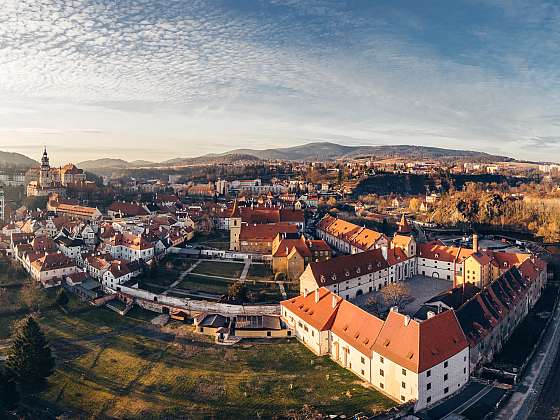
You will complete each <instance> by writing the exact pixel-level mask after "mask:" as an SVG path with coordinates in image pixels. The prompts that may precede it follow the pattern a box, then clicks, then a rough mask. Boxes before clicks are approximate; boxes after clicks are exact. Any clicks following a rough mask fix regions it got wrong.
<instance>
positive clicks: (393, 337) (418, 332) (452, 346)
mask: <svg viewBox="0 0 560 420" xmlns="http://www.w3.org/2000/svg"><path fill="white" fill-rule="evenodd" d="M442 331H445V334H442ZM466 347H468V343H467V339H466V337H465V335H464V334H463V331H462V330H461V326H460V325H459V322H458V320H457V317H456V316H455V311H453V310H448V311H444V312H441V313H439V314H436V315H434V316H432V317H431V318H428V319H426V320H425V321H417V320H414V319H410V317H407V316H406V315H403V314H400V313H398V312H397V311H391V312H389V316H388V317H387V319H386V320H385V323H384V324H383V328H382V329H381V331H380V333H379V335H378V336H377V339H376V341H375V344H374V347H373V350H374V351H375V352H376V353H378V354H380V355H381V356H383V357H386V358H387V359H389V360H391V361H393V362H395V363H397V364H399V365H400V366H403V367H405V368H406V369H408V370H411V371H413V372H416V373H420V372H424V371H426V370H428V369H431V368H432V367H434V366H436V365H438V364H440V363H442V362H444V361H445V360H447V359H449V358H450V357H452V356H453V355H455V354H457V353H459V352H460V351H461V350H463V349H465V348H466Z"/></svg>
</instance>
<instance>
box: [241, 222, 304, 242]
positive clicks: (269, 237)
mask: <svg viewBox="0 0 560 420" xmlns="http://www.w3.org/2000/svg"><path fill="white" fill-rule="evenodd" d="M297 232H298V227H297V226H296V225H292V224H288V223H275V224H265V225H259V224H257V225H242V226H241V233H240V234H239V240H242V241H252V240H253V241H268V242H272V241H273V240H274V238H276V235H278V234H279V233H297Z"/></svg>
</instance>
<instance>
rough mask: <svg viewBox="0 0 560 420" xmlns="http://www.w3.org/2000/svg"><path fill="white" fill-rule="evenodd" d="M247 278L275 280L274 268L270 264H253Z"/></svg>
mask: <svg viewBox="0 0 560 420" xmlns="http://www.w3.org/2000/svg"><path fill="white" fill-rule="evenodd" d="M247 280H274V275H273V274H272V268H271V267H270V266H269V265H268V264H251V266H250V267H249V272H248V273H247Z"/></svg>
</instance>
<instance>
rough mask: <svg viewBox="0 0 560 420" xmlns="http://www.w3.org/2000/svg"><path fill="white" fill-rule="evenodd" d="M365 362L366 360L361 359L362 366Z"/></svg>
mask: <svg viewBox="0 0 560 420" xmlns="http://www.w3.org/2000/svg"><path fill="white" fill-rule="evenodd" d="M365 362H366V359H364V358H363V357H362V365H363V364H364V363H365Z"/></svg>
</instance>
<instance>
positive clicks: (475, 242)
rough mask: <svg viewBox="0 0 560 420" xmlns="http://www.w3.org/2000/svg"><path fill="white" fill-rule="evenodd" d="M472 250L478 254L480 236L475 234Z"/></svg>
mask: <svg viewBox="0 0 560 420" xmlns="http://www.w3.org/2000/svg"><path fill="white" fill-rule="evenodd" d="M472 249H473V251H474V252H478V235H477V234H476V233H473V236H472Z"/></svg>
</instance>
